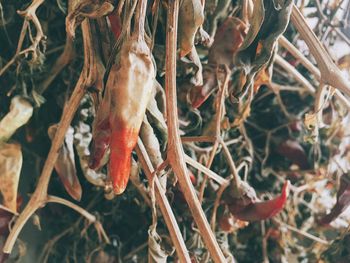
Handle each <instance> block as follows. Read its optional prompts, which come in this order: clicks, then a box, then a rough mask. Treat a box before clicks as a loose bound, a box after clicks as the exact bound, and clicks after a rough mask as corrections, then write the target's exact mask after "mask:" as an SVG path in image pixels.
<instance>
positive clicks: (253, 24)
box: [240, 0, 265, 50]
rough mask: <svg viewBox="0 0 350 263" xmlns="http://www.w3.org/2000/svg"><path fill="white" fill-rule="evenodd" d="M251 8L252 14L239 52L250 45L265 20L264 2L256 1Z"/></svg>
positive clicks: (262, 0)
mask: <svg viewBox="0 0 350 263" xmlns="http://www.w3.org/2000/svg"><path fill="white" fill-rule="evenodd" d="M253 6H254V7H253V13H252V16H251V17H250V20H249V30H248V33H247V36H246V37H245V38H244V41H243V43H242V45H241V47H240V49H241V50H244V49H246V48H247V47H248V46H250V45H251V44H252V42H253V41H254V39H255V38H256V36H257V35H258V33H259V31H260V28H261V26H262V24H263V22H264V20H265V7H264V0H256V1H255V2H254V5H253Z"/></svg>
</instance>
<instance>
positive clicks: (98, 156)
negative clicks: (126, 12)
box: [90, 0, 155, 194]
mask: <svg viewBox="0 0 350 263" xmlns="http://www.w3.org/2000/svg"><path fill="white" fill-rule="evenodd" d="M146 7H147V1H146V0H141V1H140V2H139V4H138V10H137V15H136V19H135V27H136V28H135V30H134V33H133V34H132V35H131V36H130V37H128V38H127V39H126V40H125V41H124V42H123V44H122V46H121V49H120V53H119V54H118V58H119V60H118V62H117V63H116V64H114V65H113V66H112V67H111V70H110V74H109V76H108V80H107V83H106V94H105V96H104V98H103V102H102V105H101V110H100V109H99V112H98V113H97V117H96V120H95V123H94V132H93V137H94V142H93V147H92V156H91V163H90V167H91V168H98V167H100V166H101V165H102V159H103V156H105V154H106V152H107V150H108V148H109V149H110V157H109V164H108V168H109V171H108V174H109V178H110V180H111V181H112V185H113V189H114V192H115V194H121V193H123V192H124V190H125V188H126V185H127V183H128V180H129V175H130V168H131V152H132V150H133V148H134V147H135V145H136V143H137V138H138V134H139V130H140V126H141V123H142V120H143V117H144V115H145V111H146V107H147V104H148V101H149V99H150V97H151V95H152V88H153V84H154V79H155V69H154V66H153V63H152V59H151V52H150V49H149V47H148V46H147V44H146V42H145V39H144V22H145V16H146Z"/></svg>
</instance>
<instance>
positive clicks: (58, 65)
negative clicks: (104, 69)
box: [37, 37, 75, 94]
mask: <svg viewBox="0 0 350 263" xmlns="http://www.w3.org/2000/svg"><path fill="white" fill-rule="evenodd" d="M74 53H75V50H74V45H73V39H72V38H71V37H66V44H65V46H64V50H63V52H62V54H61V55H60V56H59V58H58V59H57V60H56V62H55V64H54V65H53V66H52V68H51V70H50V72H49V73H48V77H47V78H46V79H45V80H44V81H43V83H42V84H41V85H40V86H39V88H38V89H37V92H38V93H39V94H43V93H44V92H45V91H46V90H47V88H48V87H49V86H50V84H51V83H52V81H53V80H54V79H55V78H56V77H57V75H58V74H60V72H61V71H62V70H63V69H64V68H65V67H66V66H67V65H68V64H69V63H70V62H71V61H72V60H73V58H74Z"/></svg>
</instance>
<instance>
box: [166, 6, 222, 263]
mask: <svg viewBox="0 0 350 263" xmlns="http://www.w3.org/2000/svg"><path fill="white" fill-rule="evenodd" d="M178 14H179V0H174V1H169V2H168V12H167V28H166V60H165V61H166V74H165V90H166V105H167V119H168V135H169V142H168V158H167V159H168V160H169V164H170V166H171V168H172V169H173V172H174V174H175V175H176V176H177V178H178V182H179V184H180V187H181V189H182V192H183V194H184V197H185V199H186V202H187V204H188V206H189V208H190V211H191V214H192V216H193V219H194V221H195V222H196V224H197V226H198V229H199V231H200V234H201V236H202V238H203V241H204V243H205V244H206V246H207V248H208V250H209V252H210V254H211V257H212V259H213V261H214V262H225V257H224V255H223V253H222V251H221V250H220V247H219V244H218V243H217V241H216V238H215V235H214V233H213V232H212V231H211V229H210V225H209V223H208V220H207V218H206V216H205V213H204V212H203V209H202V208H201V204H200V202H199V200H198V197H197V195H196V192H195V189H194V188H193V185H192V183H191V180H190V176H189V173H188V169H187V167H186V162H185V158H184V151H183V148H182V144H181V138H180V134H179V128H178V127H179V120H178V111H177V97H176V43H177V20H178Z"/></svg>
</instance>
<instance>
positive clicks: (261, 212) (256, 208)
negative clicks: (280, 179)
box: [226, 181, 290, 221]
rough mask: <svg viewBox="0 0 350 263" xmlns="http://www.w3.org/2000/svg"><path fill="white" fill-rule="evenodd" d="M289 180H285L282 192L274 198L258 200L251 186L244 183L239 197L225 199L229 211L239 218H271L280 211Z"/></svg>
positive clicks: (257, 219) (246, 219)
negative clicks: (242, 191)
mask: <svg viewBox="0 0 350 263" xmlns="http://www.w3.org/2000/svg"><path fill="white" fill-rule="evenodd" d="M289 185H290V183H289V181H286V182H285V183H284V185H283V188H282V193H281V195H280V196H278V197H276V198H275V199H272V200H268V201H260V200H259V199H258V198H257V197H256V195H255V191H254V189H253V188H252V187H250V186H247V185H245V188H244V191H246V192H245V193H243V195H242V196H241V197H240V198H235V199H231V200H226V203H227V204H228V207H229V210H230V212H231V213H232V214H233V215H234V217H236V218H237V219H239V220H244V221H259V220H265V219H268V218H271V217H273V216H275V215H276V214H278V213H279V212H281V211H282V209H283V207H284V205H285V204H286V201H287V198H288V195H289Z"/></svg>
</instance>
